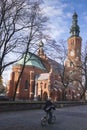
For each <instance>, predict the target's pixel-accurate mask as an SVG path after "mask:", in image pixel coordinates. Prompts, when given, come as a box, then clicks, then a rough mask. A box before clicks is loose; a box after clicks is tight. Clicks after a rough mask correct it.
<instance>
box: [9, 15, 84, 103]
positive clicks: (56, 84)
mask: <svg viewBox="0 0 87 130" xmlns="http://www.w3.org/2000/svg"><path fill="white" fill-rule="evenodd" d="M77 17H78V16H77V14H76V13H74V14H73V16H72V26H71V29H70V33H71V36H70V37H69V39H68V55H67V58H66V60H65V68H66V69H65V73H66V78H65V80H66V79H67V77H70V76H71V77H72V78H73V82H72V83H71V82H70V84H69V85H68V87H67V88H66V90H65V94H66V95H65V96H66V100H79V99H80V92H81V91H82V90H81V86H80V84H79V82H77V81H75V80H74V78H75V77H76V76H77V75H79V77H78V78H79V79H80V80H81V74H80V73H81V71H79V70H78V68H77V67H76V66H78V64H79V65H80V64H81V41H82V39H81V37H80V36H79V32H80V29H79V26H78V24H77V23H78V20H77ZM27 58H30V59H29V61H27V62H26V65H25V68H24V72H23V74H22V77H21V79H20V82H19V85H18V88H17V92H16V98H17V99H23V100H34V99H35V100H36V99H37V100H46V99H47V98H48V97H51V98H52V99H53V100H54V101H58V100H62V99H63V94H64V87H63V85H62V82H61V78H60V76H59V69H62V66H61V65H60V64H59V63H57V62H56V61H54V60H52V59H50V58H49V57H47V56H46V54H45V53H44V44H43V42H42V41H41V42H40V43H39V50H38V54H37V55H36V54H32V53H31V52H29V53H28V55H27ZM23 61H24V58H22V59H21V60H20V61H19V62H17V63H16V64H15V65H13V67H12V73H11V78H10V80H9V82H8V92H7V94H8V96H9V97H10V98H12V97H13V95H14V90H15V85H16V83H17V80H18V76H19V74H20V70H21V67H22V65H23Z"/></svg>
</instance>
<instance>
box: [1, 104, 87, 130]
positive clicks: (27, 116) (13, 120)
mask: <svg viewBox="0 0 87 130" xmlns="http://www.w3.org/2000/svg"><path fill="white" fill-rule="evenodd" d="M44 114H45V113H44V111H43V110H27V111H14V112H2V113H0V130H87V105H82V106H73V107H65V108H58V109H56V110H55V115H56V122H55V124H51V125H49V124H48V125H47V126H45V127H42V126H41V123H40V119H41V117H42V116H43V115H44Z"/></svg>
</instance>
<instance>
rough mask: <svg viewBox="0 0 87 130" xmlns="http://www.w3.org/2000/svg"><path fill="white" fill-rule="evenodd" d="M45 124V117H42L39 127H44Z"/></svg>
mask: <svg viewBox="0 0 87 130" xmlns="http://www.w3.org/2000/svg"><path fill="white" fill-rule="evenodd" d="M46 124H47V119H46V118H45V117H43V118H42V119H41V125H42V126H46Z"/></svg>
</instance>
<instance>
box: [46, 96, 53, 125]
mask: <svg viewBox="0 0 87 130" xmlns="http://www.w3.org/2000/svg"><path fill="white" fill-rule="evenodd" d="M52 109H54V110H55V106H54V104H53V103H52V101H51V98H48V99H47V101H46V103H45V106H44V111H45V112H46V113H47V115H48V117H49V118H48V123H49V124H50V123H51V119H52Z"/></svg>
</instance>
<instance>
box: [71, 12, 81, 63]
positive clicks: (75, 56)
mask: <svg viewBox="0 0 87 130" xmlns="http://www.w3.org/2000/svg"><path fill="white" fill-rule="evenodd" d="M77 18H78V15H77V14H76V12H75V13H74V14H73V16H72V26H71V29H70V33H71V36H70V38H69V39H68V58H69V59H70V60H71V61H73V62H75V61H74V60H76V61H81V41H82V39H81V37H80V36H79V33H80V29H79V26H78V24H77V22H78V20H77Z"/></svg>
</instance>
